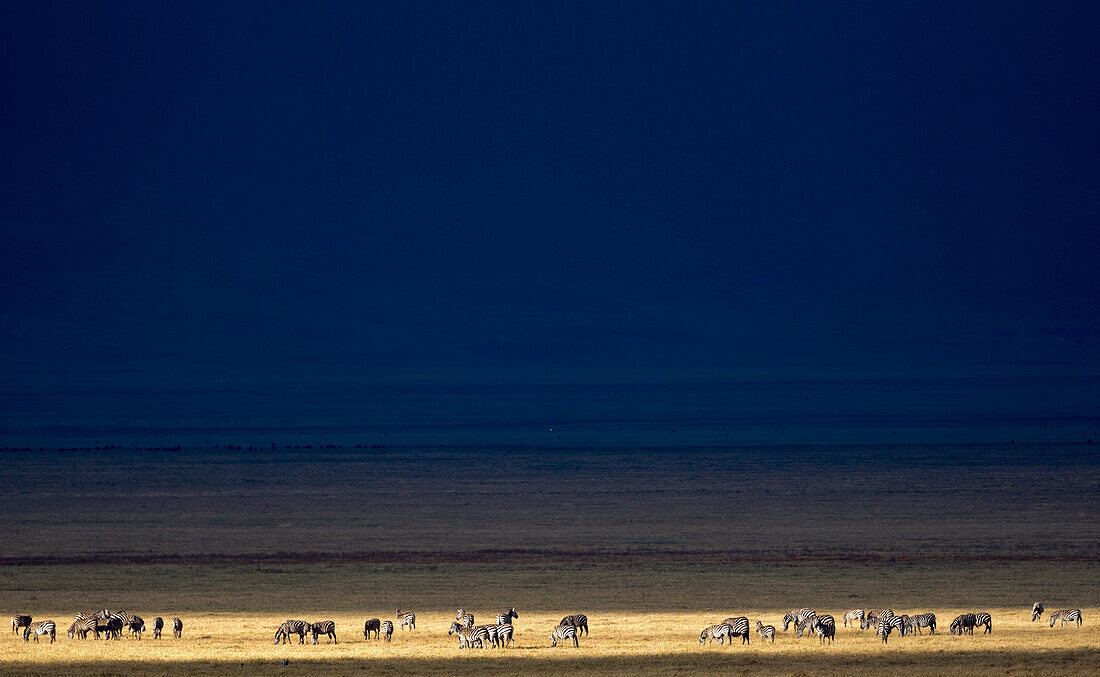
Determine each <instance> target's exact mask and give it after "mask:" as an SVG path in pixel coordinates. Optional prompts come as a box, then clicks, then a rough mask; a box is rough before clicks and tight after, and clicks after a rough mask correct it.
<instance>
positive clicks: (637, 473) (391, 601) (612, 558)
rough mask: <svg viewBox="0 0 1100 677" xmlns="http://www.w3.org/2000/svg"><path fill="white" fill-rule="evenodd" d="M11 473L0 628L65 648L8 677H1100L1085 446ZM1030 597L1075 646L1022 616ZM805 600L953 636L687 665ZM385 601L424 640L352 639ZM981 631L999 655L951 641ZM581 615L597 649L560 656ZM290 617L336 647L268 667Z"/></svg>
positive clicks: (504, 452) (3, 645)
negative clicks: (874, 675)
mask: <svg viewBox="0 0 1100 677" xmlns="http://www.w3.org/2000/svg"><path fill="white" fill-rule="evenodd" d="M0 478H2V480H3V481H2V482H0V497H2V498H3V500H4V504H5V505H6V506H18V505H35V506H42V507H45V509H37V510H33V511H29V510H20V509H18V508H15V509H11V510H9V515H8V518H7V520H6V522H5V523H4V526H3V527H0V529H2V531H0V534H2V535H3V540H2V542H0V610H3V612H4V613H5V614H11V613H17V612H18V613H31V614H33V615H34V616H35V617H36V618H38V619H44V618H50V619H53V620H54V621H56V622H58V625H59V640H58V642H57V643H56V644H54V645H52V646H50V645H48V644H44V645H43V644H40V645H35V644H34V643H33V642H31V643H30V644H25V643H24V642H23V641H22V640H21V639H17V638H16V637H14V636H12V635H10V634H8V635H7V637H8V639H7V640H0V672H3V673H6V674H29V675H34V674H74V673H77V672H85V673H87V674H119V675H122V674H126V675H134V674H287V675H294V674H312V673H318V672H319V673H323V674H338V675H339V674H349V675H351V674H355V675H360V674H454V673H456V672H459V671H460V670H461V671H464V672H476V673H484V674H504V673H515V672H517V671H523V670H526V671H530V672H532V673H533V674H553V673H565V672H576V671H577V670H584V671H588V672H600V673H612V674H615V673H618V674H622V673H642V674H685V673H718V672H721V673H729V672H732V673H747V674H809V673H812V672H813V673H824V674H853V673H855V672H857V671H862V670H886V671H888V672H897V671H900V670H906V671H908V672H911V673H916V674H942V673H944V672H947V671H949V670H954V669H967V670H970V671H977V672H989V673H998V674H1040V673H1043V674H1046V673H1048V672H1050V671H1051V670H1055V671H1063V670H1065V671H1077V673H1078V674H1096V673H1100V625H1098V624H1097V622H1096V619H1097V618H1098V614H1100V600H1098V599H1097V590H1098V589H1100V586H1098V583H1100V576H1098V570H1097V561H1098V556H1100V552H1098V550H1100V546H1098V545H1097V544H1098V542H1100V459H1098V458H1097V454H1096V453H1095V451H1094V448H1093V447H1091V446H1087V445H1062V446H1057V445H984V446H983V445H972V446H950V445H927V446H902V445H892V446H866V447H787V448H782V447H761V448H737V449H734V448H725V449H723V448H680V449H671V448H668V449H645V450H636V449H622V448H616V449H584V450H579V449H523V448H516V449H504V448H494V449H478V448H420V449H414V448H404V449H323V450H316V449H314V450H283V449H278V450H265V451H262V452H251V453H250V452H239V451H235V452H227V451H224V450H200V449H191V450H187V449H185V450H182V451H179V452H140V451H133V450H115V451H111V452H96V451H88V452H82V451H56V450H54V451H45V452H35V453H33V454H17V455H9V457H8V458H7V459H6V463H5V466H4V468H3V470H2V471H0ZM1036 600H1043V601H1044V602H1046V604H1047V608H1048V610H1049V609H1054V608H1061V607H1065V606H1073V607H1081V608H1082V610H1083V612H1084V616H1085V625H1084V626H1083V627H1082V628H1080V629H1078V628H1076V627H1074V628H1072V629H1071V628H1068V627H1067V628H1065V629H1063V628H1060V627H1057V628H1054V629H1051V628H1050V627H1049V626H1048V624H1047V623H1046V621H1045V617H1044V622H1043V623H1041V624H1040V623H1034V624H1033V623H1031V622H1030V620H1029V618H1030V615H1029V613H1028V610H1029V609H1030V605H1031V603H1032V602H1033V601H1036ZM512 606H514V607H516V609H517V610H518V611H519V614H520V618H519V619H518V620H517V621H516V629H517V634H516V647H515V648H514V649H506V650H492V649H487V650H481V651H478V650H471V651H459V650H458V649H457V646H456V642H455V640H454V638H452V637H448V636H447V634H446V633H447V627H448V625H449V623H450V620H451V619H452V618H453V616H454V610H455V609H456V608H458V607H462V608H465V609H467V610H471V611H473V612H475V613H476V614H477V615H478V616H479V622H481V620H482V619H486V620H487V619H488V618H489V616H490V614H491V613H493V612H496V611H500V610H504V609H507V608H508V607H512ZM802 606H810V607H813V608H816V609H817V610H818V612H819V613H832V614H834V615H835V616H837V618H838V621H839V618H840V616H841V614H842V613H843V611H844V610H845V609H848V608H853V607H863V608H872V607H880V606H888V607H891V608H893V609H894V610H895V611H897V612H899V613H902V612H906V613H914V612H923V611H933V612H935V613H936V615H937V617H938V619H939V623H940V626H941V627H940V630H941V631H940V633H939V634H937V635H936V636H935V637H929V636H923V637H920V636H918V637H906V638H900V637H897V636H896V635H895V636H893V637H892V638H891V641H890V643H889V645H887V646H883V645H882V643H881V642H880V641H878V640H876V639H875V638H874V637H873V635H872V634H871V633H870V632H859V631H853V630H850V629H846V628H843V627H839V628H838V639H837V641H836V643H835V644H834V645H832V646H826V647H821V646H819V645H818V643H817V641H816V640H815V639H803V640H795V639H794V638H793V637H792V636H791V633H786V634H784V633H779V635H778V639H777V641H776V643H775V644H774V646H773V645H771V644H768V645H767V646H764V645H763V644H762V643H761V642H760V641H759V638H758V637H757V636H756V635H753V636H752V643H751V644H750V645H749V646H745V647H743V646H741V645H740V644H735V645H734V646H733V647H717V646H707V647H700V646H699V644H698V635H699V631H700V629H702V628H703V627H704V626H706V625H708V624H711V623H716V622H718V621H720V620H721V619H722V618H725V617H727V616H730V615H746V616H748V617H749V618H750V621H755V620H756V619H758V618H759V619H761V620H764V621H765V622H766V623H772V624H775V625H777V626H778V625H779V621H780V619H781V617H782V614H783V612H784V611H785V610H787V609H791V608H797V607H802ZM103 607H108V608H112V609H123V610H127V611H131V612H134V613H138V614H140V615H142V616H143V617H145V619H146V620H147V621H151V619H152V617H153V616H156V615H160V616H163V617H165V618H166V619H170V618H171V617H172V616H180V617H181V618H183V619H184V622H185V624H186V625H185V631H184V638H183V639H182V640H176V639H173V638H171V637H170V636H169V637H166V638H164V639H161V640H152V639H151V634H147V635H146V638H145V639H143V640H141V641H140V642H139V641H137V640H134V639H130V638H128V637H127V638H124V639H122V640H121V641H118V642H109V643H108V642H94V641H92V640H87V641H80V640H69V639H68V638H66V637H65V636H64V630H65V628H66V627H67V626H68V624H69V622H71V619H72V614H73V613H74V612H75V611H78V610H93V609H97V608H103ZM397 607H401V608H404V609H411V610H414V611H415V612H416V613H417V616H418V622H417V630H416V631H415V632H407V631H406V632H401V631H398V632H396V633H395V635H394V641H393V643H391V644H385V643H384V642H378V641H375V640H371V641H369V642H366V641H364V640H363V637H362V625H363V621H364V620H365V619H367V618H371V617H380V618H387V617H389V618H392V617H393V613H394V611H395V609H396V608H397ZM979 610H986V611H989V612H991V613H992V614H993V616H994V633H993V634H992V635H986V636H982V635H980V634H976V635H975V636H973V637H952V636H950V635H948V634H947V632H946V628H947V625H948V624H949V623H950V620H951V618H953V617H954V616H955V615H956V614H957V613H960V612H961V611H979ZM577 611H583V612H585V613H587V614H588V615H589V618H590V624H591V630H592V635H591V637H582V638H581V646H580V648H579V649H573V648H572V647H565V648H562V647H558V648H554V649H551V648H550V647H549V639H548V634H549V631H550V628H551V627H552V626H553V625H554V624H555V623H556V622H557V620H559V619H560V618H561V616H563V615H565V614H566V613H574V612H577ZM286 618H301V619H305V620H311V621H316V620H326V619H332V620H335V621H336V624H337V631H338V636H339V638H340V643H339V644H337V645H335V646H333V645H328V644H325V640H324V639H322V640H321V644H320V645H318V646H311V645H306V646H299V645H297V644H287V645H280V646H274V645H273V643H272V635H273V633H274V630H275V628H276V627H277V626H278V625H279V623H281V622H282V620H284V619H286ZM979 632H980V631H979ZM169 634H170V633H169ZM284 659H286V660H288V661H289V662H288V665H287V667H286V668H285V669H284V668H283V667H282V662H283V660H284Z"/></svg>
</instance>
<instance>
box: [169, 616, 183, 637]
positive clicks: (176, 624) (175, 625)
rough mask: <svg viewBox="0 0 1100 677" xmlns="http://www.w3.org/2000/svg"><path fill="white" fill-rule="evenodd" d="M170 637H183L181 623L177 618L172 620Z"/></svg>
mask: <svg viewBox="0 0 1100 677" xmlns="http://www.w3.org/2000/svg"><path fill="white" fill-rule="evenodd" d="M172 635H173V636H174V637H175V638H176V639H179V638H180V637H183V621H181V620H180V619H178V618H173V619H172Z"/></svg>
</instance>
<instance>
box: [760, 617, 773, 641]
mask: <svg viewBox="0 0 1100 677" xmlns="http://www.w3.org/2000/svg"><path fill="white" fill-rule="evenodd" d="M756 632H757V634H759V635H760V641H761V642H763V641H764V640H766V639H770V640H771V641H772V644H775V626H774V625H764V624H763V623H761V622H760V621H756Z"/></svg>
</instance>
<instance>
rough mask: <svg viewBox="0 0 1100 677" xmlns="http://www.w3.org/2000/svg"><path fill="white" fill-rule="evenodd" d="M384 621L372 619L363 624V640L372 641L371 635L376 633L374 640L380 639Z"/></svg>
mask: <svg viewBox="0 0 1100 677" xmlns="http://www.w3.org/2000/svg"><path fill="white" fill-rule="evenodd" d="M381 628H382V621H380V620H378V619H377V618H371V619H369V620H367V622H366V623H364V624H363V639H370V633H371V632H372V631H373V632H374V638H375V639H378V638H380V637H381V636H382V632H381Z"/></svg>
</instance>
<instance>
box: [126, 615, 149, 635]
mask: <svg viewBox="0 0 1100 677" xmlns="http://www.w3.org/2000/svg"><path fill="white" fill-rule="evenodd" d="M127 623H128V624H129V626H130V634H131V635H137V638H138V639H141V633H143V632H145V620H144V619H142V617H141V616H130V618H129V619H128V620H127Z"/></svg>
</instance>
